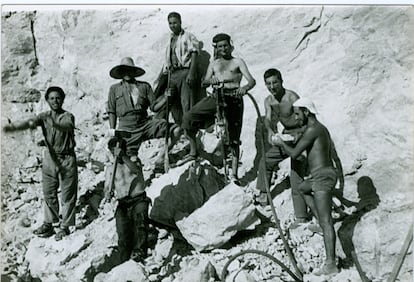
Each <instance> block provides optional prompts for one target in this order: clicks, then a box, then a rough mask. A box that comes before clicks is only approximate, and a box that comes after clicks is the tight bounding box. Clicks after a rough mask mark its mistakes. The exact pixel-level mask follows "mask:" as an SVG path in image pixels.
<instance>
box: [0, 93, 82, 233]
mask: <svg viewBox="0 0 414 282" xmlns="http://www.w3.org/2000/svg"><path fill="white" fill-rule="evenodd" d="M45 99H46V102H47V103H48V105H49V107H50V111H47V112H43V113H40V114H39V115H37V116H36V117H35V118H32V119H29V120H25V121H21V122H13V123H10V124H7V125H6V126H4V128H3V130H4V132H6V133H7V132H14V131H20V130H25V129H29V128H30V129H35V128H36V127H41V128H42V131H43V136H44V138H45V139H44V143H45V145H46V147H47V150H45V151H44V156H43V162H42V179H43V181H42V185H43V197H44V223H43V224H42V225H41V226H40V227H39V228H37V229H36V230H34V232H33V233H34V234H36V235H37V236H39V237H43V238H45V237H50V236H52V235H53V234H54V233H55V230H54V229H53V226H52V224H53V223H58V222H59V199H58V188H59V184H60V190H61V207H62V221H61V223H60V226H59V228H58V229H57V232H56V236H55V239H56V240H57V241H59V240H61V239H62V238H63V237H64V236H67V235H69V233H70V232H69V226H73V225H75V206H76V197H77V192H78V168H77V163H76V155H75V145H76V144H75V133H74V129H75V117H74V116H73V115H72V114H71V113H69V112H67V111H65V110H63V109H62V105H63V101H64V100H65V92H63V90H62V88H60V87H57V86H52V87H49V88H48V89H47V90H46V94H45Z"/></svg>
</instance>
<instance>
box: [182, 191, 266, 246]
mask: <svg viewBox="0 0 414 282" xmlns="http://www.w3.org/2000/svg"><path fill="white" fill-rule="evenodd" d="M257 221H258V219H257V218H256V216H255V208H254V206H253V203H252V199H251V198H250V197H248V196H247V195H246V194H245V193H244V192H243V190H241V189H240V187H239V186H237V185H235V184H233V183H231V184H229V185H227V186H226V187H225V188H223V190H221V191H220V192H218V193H217V194H216V195H214V196H212V197H211V198H210V199H209V200H208V201H207V203H205V204H204V205H203V206H202V207H201V208H199V209H197V210H196V211H195V212H193V213H192V214H191V215H189V216H188V217H186V218H184V219H182V220H180V221H178V222H177V226H178V228H179V229H180V231H181V233H182V234H183V236H184V238H185V239H186V240H187V241H188V242H189V243H190V244H191V245H192V246H193V247H194V248H195V249H196V250H211V249H213V248H217V247H220V246H221V245H223V244H224V243H226V242H227V241H228V240H229V239H230V238H231V237H232V236H233V235H234V234H236V233H237V231H240V230H243V229H245V228H246V227H248V226H250V225H251V224H253V223H255V222H257Z"/></svg>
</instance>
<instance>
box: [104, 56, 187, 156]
mask: <svg viewBox="0 0 414 282" xmlns="http://www.w3.org/2000/svg"><path fill="white" fill-rule="evenodd" d="M144 73H145V71H144V70H143V69H142V68H140V67H138V66H136V65H135V64H134V61H133V59H132V58H130V57H125V58H123V59H122V60H121V64H119V65H117V66H115V67H113V68H112V69H111V71H110V72H109V75H110V76H111V77H113V78H115V79H122V80H121V81H120V82H118V83H116V84H114V85H112V86H111V88H110V90H109V95H108V104H107V112H108V114H109V127H110V130H109V136H114V131H115V128H117V129H118V130H123V131H129V132H131V133H132V136H131V137H130V138H126V141H127V152H126V153H127V155H128V156H130V157H132V160H134V159H135V160H136V159H137V155H138V149H139V147H140V145H141V143H142V142H144V141H145V140H149V139H154V138H162V137H164V136H165V134H166V130H167V121H166V120H164V119H159V118H153V117H149V116H148V112H147V110H148V108H150V109H151V110H152V111H156V110H158V109H157V107H158V105H157V103H154V94H153V91H152V88H151V85H150V84H149V83H147V82H144V81H139V80H136V79H135V78H136V77H139V76H142V75H143V74H144ZM170 131H171V134H170V135H169V136H171V138H172V139H173V140H172V141H175V140H174V139H176V138H177V137H178V136H179V134H180V128H179V127H178V126H176V125H172V126H171V127H170ZM172 143H173V142H172Z"/></svg>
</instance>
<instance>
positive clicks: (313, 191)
mask: <svg viewBox="0 0 414 282" xmlns="http://www.w3.org/2000/svg"><path fill="white" fill-rule="evenodd" d="M293 106H294V113H295V115H294V116H295V119H296V120H297V121H298V122H299V123H300V124H301V125H305V126H306V128H305V132H304V133H303V135H302V137H301V138H300V140H299V141H298V143H297V144H296V146H295V147H291V146H289V145H287V144H286V143H285V142H284V141H283V140H282V139H281V137H280V136H277V137H276V138H275V140H273V142H274V144H276V145H278V146H280V147H282V148H283V149H284V151H285V152H286V153H287V154H288V155H289V156H290V157H291V158H292V159H296V158H298V157H299V156H300V155H301V154H302V152H304V151H305V150H306V153H307V156H308V157H307V159H308V165H309V169H310V172H311V176H310V178H308V179H307V180H305V181H304V182H303V183H302V184H301V186H300V189H301V191H302V192H303V193H304V195H305V200H306V203H308V202H309V204H310V205H314V206H315V208H316V212H317V215H318V220H319V225H320V226H321V228H322V232H323V238H324V243H325V252H326V261H325V264H324V265H323V266H322V267H321V269H320V270H319V271H316V272H315V273H314V274H316V275H329V274H335V273H337V272H338V268H337V267H336V263H335V240H336V238H335V237H336V236H335V230H334V227H333V221H332V216H331V208H332V191H333V189H334V188H335V185H336V181H337V178H338V176H337V171H336V169H335V168H334V166H333V162H332V155H331V154H332V148H331V146H332V141H331V137H330V135H329V131H328V129H327V128H326V127H325V126H324V125H323V124H321V123H320V122H319V121H318V120H317V118H316V116H315V114H316V113H317V111H316V108H315V105H314V104H313V102H312V101H310V100H309V99H308V98H300V99H299V100H297V101H296V102H295V103H294V104H293Z"/></svg>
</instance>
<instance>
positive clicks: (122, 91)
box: [107, 81, 154, 129]
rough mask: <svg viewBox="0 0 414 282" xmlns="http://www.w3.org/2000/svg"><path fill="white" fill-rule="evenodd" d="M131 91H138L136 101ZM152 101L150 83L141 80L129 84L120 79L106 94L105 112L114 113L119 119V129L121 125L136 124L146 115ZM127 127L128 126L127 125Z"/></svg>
mask: <svg viewBox="0 0 414 282" xmlns="http://www.w3.org/2000/svg"><path fill="white" fill-rule="evenodd" d="M133 91H138V95H137V98H136V97H135V99H136V102H134V98H133V97H132V96H134V95H132V96H131V94H132V92H133ZM153 103H154V93H153V92H152V88H151V85H149V84H148V83H147V82H143V81H135V83H133V84H130V83H127V82H125V81H121V82H119V83H116V84H114V85H112V86H111V88H110V89H109V94H108V104H107V112H108V114H115V115H116V117H117V118H119V120H120V129H133V128H121V127H122V125H123V124H124V125H126V124H129V125H131V126H134V125H136V124H137V123H139V122H140V121H142V120H145V119H146V118H147V116H148V113H147V110H148V108H150V107H152V105H153ZM127 127H129V126H127Z"/></svg>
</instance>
